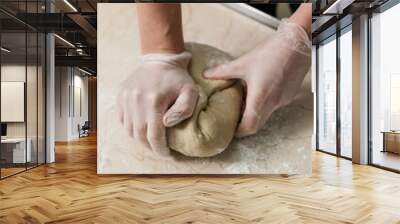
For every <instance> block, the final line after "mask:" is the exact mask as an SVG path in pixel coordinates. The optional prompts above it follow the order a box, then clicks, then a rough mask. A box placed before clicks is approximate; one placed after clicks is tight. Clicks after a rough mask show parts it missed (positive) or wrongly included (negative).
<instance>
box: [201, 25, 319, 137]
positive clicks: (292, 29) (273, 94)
mask: <svg viewBox="0 0 400 224" xmlns="http://www.w3.org/2000/svg"><path fill="white" fill-rule="evenodd" d="M310 52H311V42H310V39H309V37H308V35H307V33H306V32H305V31H304V29H303V28H302V27H301V26H299V25H297V24H295V23H291V22H289V21H286V20H283V21H282V22H281V24H280V25H279V27H278V31H277V32H276V33H275V34H274V35H273V36H272V37H271V38H269V39H268V40H266V41H265V42H264V43H262V44H261V46H258V47H257V48H255V49H254V50H252V51H250V52H248V53H247V54H245V55H243V56H242V57H240V58H238V59H236V60H234V61H232V62H230V63H228V64H225V65H221V66H218V67H216V68H214V69H211V70H209V71H206V72H205V74H204V76H205V77H206V78H209V79H241V80H243V81H244V82H245V84H246V90H247V96H246V105H245V109H244V113H243V116H242V120H241V122H240V124H239V127H238V130H237V132H236V136H237V137H242V136H247V135H251V134H254V133H256V132H257V131H258V130H259V129H260V128H261V127H262V126H263V125H264V124H265V122H266V121H267V120H268V118H269V117H270V115H271V114H272V112H274V111H275V110H276V109H277V108H279V107H281V106H284V105H287V104H289V103H290V102H291V101H292V99H293V98H294V96H295V95H296V93H297V91H298V90H299V88H300V86H301V83H302V81H303V79H304V76H305V75H306V73H307V71H308V70H309V67H310V64H311V57H310V54H311V53H310Z"/></svg>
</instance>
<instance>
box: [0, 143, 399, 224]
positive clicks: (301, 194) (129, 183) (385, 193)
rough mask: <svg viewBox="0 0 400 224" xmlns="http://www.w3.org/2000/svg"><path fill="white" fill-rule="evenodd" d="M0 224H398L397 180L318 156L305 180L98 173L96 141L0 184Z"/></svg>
mask: <svg viewBox="0 0 400 224" xmlns="http://www.w3.org/2000/svg"><path fill="white" fill-rule="evenodd" d="M0 202H1V203H0V223H7V224H8V223H400V212H399V211H400V175H399V174H395V173H391V172H388V171H384V170H380V169H377V168H374V167H370V166H361V165H354V164H352V163H351V162H350V161H347V160H343V159H339V158H336V157H333V156H330V155H326V154H323V153H320V152H315V153H314V154H313V174H312V176H311V177H297V176H290V177H285V176H246V175H239V176H221V175H218V176H210V175H208V176H207V175H205V176H203V175H202V176H196V175H184V176H173V175H172V176H160V175H158V176H151V175H145V176H140V175H139V176H137V175H136V176H135V175H105V176H100V175H97V174H96V138H95V137H94V136H91V137H88V138H84V139H81V140H79V141H73V142H69V143H61V144H57V146H56V163H54V164H49V165H45V166H41V167H38V168H36V169H32V170H29V171H27V172H25V173H21V174H18V175H16V176H13V177H10V178H7V179H5V180H2V181H0Z"/></svg>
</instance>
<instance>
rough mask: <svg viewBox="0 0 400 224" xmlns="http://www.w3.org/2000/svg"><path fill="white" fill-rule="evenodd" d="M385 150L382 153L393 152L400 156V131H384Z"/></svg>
mask: <svg viewBox="0 0 400 224" xmlns="http://www.w3.org/2000/svg"><path fill="white" fill-rule="evenodd" d="M381 133H382V134H383V150H382V152H392V153H397V154H400V131H382V132H381Z"/></svg>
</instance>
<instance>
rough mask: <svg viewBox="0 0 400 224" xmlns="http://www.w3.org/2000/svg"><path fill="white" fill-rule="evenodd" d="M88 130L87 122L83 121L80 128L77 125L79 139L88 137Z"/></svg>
mask: <svg viewBox="0 0 400 224" xmlns="http://www.w3.org/2000/svg"><path fill="white" fill-rule="evenodd" d="M89 129H90V124H89V121H85V123H84V124H83V125H82V127H80V125H79V124H78V131H79V138H80V137H87V136H89Z"/></svg>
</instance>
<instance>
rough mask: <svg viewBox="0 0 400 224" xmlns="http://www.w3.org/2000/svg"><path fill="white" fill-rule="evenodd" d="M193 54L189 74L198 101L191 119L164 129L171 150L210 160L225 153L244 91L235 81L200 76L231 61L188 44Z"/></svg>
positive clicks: (213, 50) (215, 51)
mask: <svg viewBox="0 0 400 224" xmlns="http://www.w3.org/2000/svg"><path fill="white" fill-rule="evenodd" d="M185 48H186V50H187V51H189V52H191V53H192V60H191V62H190V64H189V74H190V75H191V76H192V78H193V80H194V81H195V82H196V84H197V85H198V88H199V93H200V96H199V99H198V101H197V106H196V108H195V111H194V112H193V115H192V117H191V118H189V119H187V120H185V121H183V122H181V123H179V124H178V125H176V126H174V127H171V128H168V129H167V138H168V145H169V147H170V148H171V149H173V150H175V151H178V152H180V153H182V154H184V155H186V156H191V157H210V156H214V155H216V154H218V153H221V152H222V151H224V150H225V149H226V148H227V147H228V145H229V143H230V142H231V140H232V138H233V135H234V132H235V129H236V126H237V123H238V122H239V116H240V109H241V105H242V94H243V87H242V85H241V84H240V82H238V81H232V80H209V79H205V78H203V72H204V71H205V70H206V69H208V68H213V67H215V66H217V65H219V64H223V63H227V62H229V61H231V60H232V57H231V56H229V55H228V54H227V53H225V52H223V51H221V50H218V49H216V48H214V47H211V46H208V45H203V44H197V43H187V44H186V45H185Z"/></svg>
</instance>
